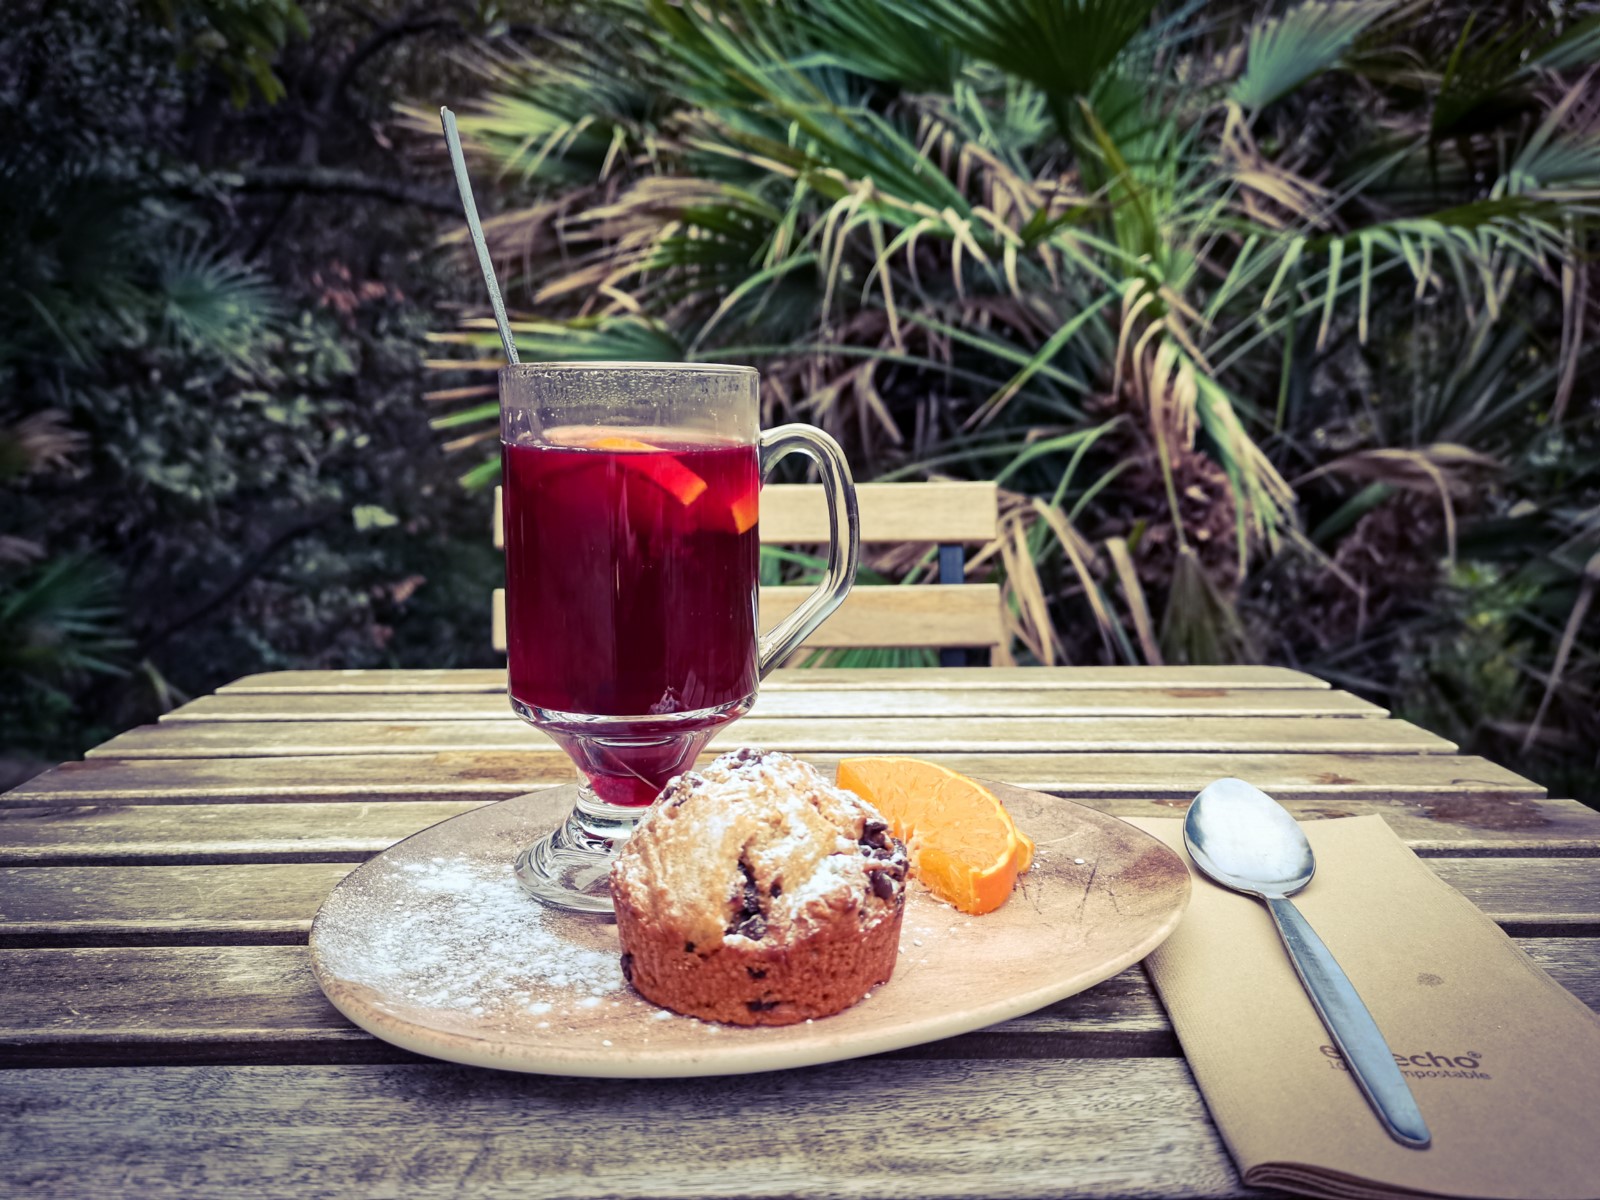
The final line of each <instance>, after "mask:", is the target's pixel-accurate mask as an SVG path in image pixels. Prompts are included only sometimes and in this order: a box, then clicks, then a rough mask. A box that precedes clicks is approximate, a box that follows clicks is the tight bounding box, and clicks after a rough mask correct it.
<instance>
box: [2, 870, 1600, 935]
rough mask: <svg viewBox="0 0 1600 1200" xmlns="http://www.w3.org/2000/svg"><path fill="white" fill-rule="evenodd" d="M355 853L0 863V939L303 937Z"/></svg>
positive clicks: (1544, 914)
mask: <svg viewBox="0 0 1600 1200" xmlns="http://www.w3.org/2000/svg"><path fill="white" fill-rule="evenodd" d="M1429 865H1430V866H1431V867H1432V868H1433V870H1434V871H1435V873H1436V874H1438V875H1439V877H1440V878H1441V879H1443V880H1444V881H1445V882H1446V883H1448V884H1450V885H1451V886H1453V887H1455V888H1457V889H1458V890H1460V891H1461V892H1462V893H1463V894H1465V895H1466V896H1467V897H1468V898H1469V899H1470V900H1471V901H1472V902H1473V903H1474V904H1476V905H1477V906H1478V907H1479V908H1481V909H1483V910H1484V912H1486V913H1488V914H1489V915H1490V916H1491V917H1493V918H1494V919H1495V920H1496V921H1499V922H1500V923H1501V924H1502V925H1504V926H1506V927H1507V928H1508V929H1511V930H1513V931H1515V932H1517V933H1519V934H1522V935H1524V936H1532V937H1542V936H1579V935H1583V936H1589V935H1590V934H1592V933H1593V932H1595V931H1597V930H1600V872H1597V871H1596V870H1595V866H1594V862H1593V860H1592V859H1587V858H1531V857H1530V858H1437V859H1431V860H1429ZM354 866H355V863H354V862H348V863H242V864H180V865H169V866H150V867H129V866H79V867H69V866H62V867H5V868H0V896H3V897H4V900H3V909H4V910H3V912H0V945H12V946H15V945H72V944H82V945H114V944H120V943H127V942H141V941H142V942H146V943H150V944H157V943H159V942H161V941H162V940H164V939H165V940H168V941H170V940H171V939H183V940H184V941H186V942H188V943H190V944H193V943H194V942H197V941H202V940H207V941H211V940H214V941H217V942H219V943H226V942H236V943H241V944H247V943H250V942H255V941H260V940H263V939H267V940H273V941H282V940H284V939H287V938H292V937H297V936H303V935H304V934H305V932H306V931H308V930H309V929H310V926H311V918H312V917H313V916H314V915H315V914H316V911H317V909H318V907H319V906H320V905H321V904H322V901H323V899H324V898H325V897H326V896H327V894H328V892H329V891H331V890H332V888H333V885H334V884H336V883H337V882H338V881H339V880H340V879H342V878H343V877H344V876H345V875H346V874H348V873H349V871H350V870H351V869H352V868H353V867H354Z"/></svg>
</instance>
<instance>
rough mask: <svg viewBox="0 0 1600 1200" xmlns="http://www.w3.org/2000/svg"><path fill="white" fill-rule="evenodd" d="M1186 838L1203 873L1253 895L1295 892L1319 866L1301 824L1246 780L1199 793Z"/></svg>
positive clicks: (1191, 808)
mask: <svg viewBox="0 0 1600 1200" xmlns="http://www.w3.org/2000/svg"><path fill="white" fill-rule="evenodd" d="M1183 840H1184V844H1185V845H1186V846H1188V848H1189V854H1190V856H1191V857H1193V859H1194V861H1195V862H1196V863H1197V864H1198V865H1199V867H1200V869H1201V870H1202V871H1204V872H1205V873H1206V874H1207V875H1209V876H1210V877H1211V878H1212V879H1215V880H1216V881H1217V882H1218V883H1220V884H1222V885H1223V886H1224V887H1229V888H1232V889H1233V890H1234V891H1236V892H1245V893H1248V894H1249V895H1252V896H1261V897H1263V898H1265V897H1267V896H1292V895H1294V894H1295V893H1296V892H1298V891H1300V890H1301V889H1303V888H1304V887H1305V886H1306V884H1308V883H1310V882H1311V877H1312V876H1313V875H1314V874H1316V870H1317V863H1316V859H1315V858H1314V857H1312V854H1311V843H1310V842H1308V841H1306V835H1305V834H1304V833H1303V832H1301V830H1300V823H1299V822H1298V821H1296V820H1295V819H1294V818H1293V817H1292V816H1290V815H1289V812H1288V810H1287V809H1285V808H1284V807H1283V805H1281V804H1279V803H1278V802H1277V801H1276V800H1274V799H1273V798H1272V797H1271V796H1269V795H1267V794H1266V793H1265V792H1263V791H1261V790H1260V789H1259V788H1256V787H1253V786H1251V785H1250V784H1248V783H1246V782H1245V781H1244V780H1242V779H1219V780H1217V781H1216V782H1215V783H1213V784H1210V785H1209V786H1207V787H1206V789H1205V790H1204V791H1203V792H1201V793H1200V794H1199V795H1198V796H1196V797H1195V801H1194V803H1193V804H1191V805H1190V806H1189V814H1188V816H1187V817H1186V818H1185V819H1184V822H1183Z"/></svg>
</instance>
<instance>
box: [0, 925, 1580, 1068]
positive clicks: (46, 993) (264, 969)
mask: <svg viewBox="0 0 1600 1200" xmlns="http://www.w3.org/2000/svg"><path fill="white" fill-rule="evenodd" d="M1518 944H1519V945H1520V946H1521V947H1522V949H1523V950H1524V951H1525V952H1526V953H1527V954H1528V955H1529V957H1531V958H1532V959H1533V960H1534V961H1535V962H1536V963H1538V964H1539V965H1540V966H1541V967H1542V968H1544V969H1545V970H1546V971H1548V972H1549V973H1550V975H1551V976H1552V977H1553V978H1554V979H1555V980H1556V982H1558V983H1560V984H1561V985H1562V986H1563V987H1565V988H1566V989H1567V990H1569V991H1570V992H1572V993H1573V994H1574V995H1575V996H1577V997H1578V999H1580V1000H1581V1001H1583V1002H1584V1003H1585V1004H1587V1005H1588V1006H1589V1007H1590V1008H1593V1009H1596V1010H1597V1011H1600V941H1597V940H1595V939H1590V938H1521V939H1518ZM0 971H3V972H4V973H5V975H6V977H7V978H8V979H11V980H13V981H14V982H13V984H12V986H11V989H10V995H11V998H12V1000H13V1003H12V1004H10V1005H9V1006H8V1007H7V1009H6V1010H5V1011H3V1012H0V1065H8V1066H9V1065H15V1064H17V1063H18V1062H19V1061H40V1060H42V1059H43V1058H44V1057H45V1056H47V1055H48V1054H50V1053H51V1052H54V1053H57V1054H59V1055H61V1056H62V1057H63V1059H65V1058H67V1057H68V1056H70V1058H71V1061H73V1062H75V1063H78V1064H80V1065H82V1064H85V1063H88V1062H94V1063H99V1064H113V1063H116V1062H119V1061H120V1062H131V1061H143V1062H156V1061H161V1059H160V1056H161V1055H167V1056H169V1057H179V1056H181V1055H183V1054H184V1053H185V1051H186V1049H192V1050H193V1052H194V1053H195V1054H196V1055H197V1056H200V1057H204V1058H205V1059H207V1060H208V1061H234V1062H246V1061H250V1060H251V1058H252V1057H253V1056H255V1055H257V1054H259V1052H260V1049H259V1048H260V1047H261V1045H262V1044H266V1045H267V1046H268V1047H271V1046H276V1047H278V1048H279V1050H280V1053H281V1052H282V1051H283V1049H284V1048H286V1047H288V1046H290V1045H293V1046H295V1047H297V1053H298V1054H300V1055H302V1056H305V1057H302V1058H301V1059H299V1061H316V1059H315V1057H314V1056H316V1055H319V1054H322V1053H324V1048H325V1047H326V1045H327V1044H328V1043H330V1042H344V1043H347V1044H351V1045H368V1046H369V1047H370V1049H369V1051H368V1053H369V1054H381V1053H384V1051H382V1050H380V1049H379V1043H377V1041H376V1039H374V1038H372V1037H371V1036H370V1035H368V1034H367V1033H365V1032H363V1031H362V1030H360V1029H358V1028H357V1027H356V1026H354V1025H352V1024H351V1023H350V1022H349V1021H347V1020H346V1019H345V1018H344V1017H343V1016H342V1015H340V1013H339V1012H338V1011H337V1010H336V1009H335V1008H334V1007H333V1005H331V1004H329V1003H328V1001H327V999H326V998H325V997H324V996H323V994H322V992H321V990H320V989H319V988H318V987H317V984H316V980H315V978H314V977H313V976H312V973H311V962H310V955H309V953H308V952H307V950H306V949H305V947H303V946H145V947H121V946H119V947H96V948H82V947H73V948H59V949H43V950H38V949H35V950H0ZM983 1032H984V1034H986V1035H987V1036H986V1037H984V1038H983V1039H981V1041H980V1040H977V1039H973V1038H971V1037H968V1038H965V1039H953V1041H955V1042H956V1043H961V1044H953V1045H946V1046H945V1047H944V1048H943V1049H942V1050H941V1051H940V1052H939V1055H940V1056H941V1057H954V1056H958V1055H959V1054H960V1053H961V1052H962V1049H963V1044H964V1045H965V1046H967V1047H968V1048H974V1047H979V1046H981V1047H982V1053H983V1054H984V1055H985V1056H989V1055H994V1054H998V1053H1002V1052H1004V1051H1005V1050H1006V1048H1007V1045H1006V1042H1002V1040H1001V1039H1007V1040H1008V1041H1009V1043H1010V1045H1011V1046H1012V1049H1013V1051H1014V1053H1016V1054H1017V1056H1018V1057H1026V1056H1030V1055H1031V1054H1032V1052H1033V1051H1034V1050H1036V1049H1037V1045H1038V1043H1037V1042H1030V1041H1028V1040H1027V1039H1033V1038H1049V1039H1052V1044H1053V1045H1054V1047H1055V1049H1056V1050H1057V1051H1058V1052H1059V1053H1062V1054H1064V1055H1067V1056H1072V1055H1074V1054H1082V1055H1084V1056H1093V1055H1094V1054H1095V1053H1096V1041H1097V1039H1099V1038H1102V1037H1115V1038H1117V1039H1118V1044H1119V1045H1121V1046H1124V1047H1127V1046H1132V1045H1134V1044H1136V1043H1137V1044H1138V1045H1140V1046H1141V1047H1142V1048H1141V1049H1140V1050H1139V1051H1138V1052H1139V1053H1144V1054H1160V1055H1173V1054H1176V1053H1177V1052H1178V1049H1177V1045H1176V1042H1175V1040H1174V1039H1173V1035H1172V1026H1171V1023H1170V1022H1169V1021H1168V1020H1167V1016H1166V1012H1165V1010H1164V1009H1163V1008H1162V1006H1161V1002H1160V1001H1159V1000H1158V999H1157V997H1156V994H1155V991H1154V989H1153V988H1152V987H1151V986H1150V983H1149V980H1148V978H1147V977H1146V976H1145V973H1144V971H1143V969H1141V968H1140V967H1137V966H1135V967H1130V968H1129V969H1128V970H1126V971H1123V972H1122V973H1120V974H1118V975H1115V976H1113V977H1112V978H1110V979H1108V980H1106V981H1105V982H1104V983H1101V984H1099V985H1097V986H1095V987H1092V988H1090V989H1089V990H1087V991H1084V992H1080V993H1079V994H1077V995H1076V996H1069V997H1067V998H1066V999H1065V1000H1060V1001H1057V1002H1056V1003H1055V1004H1051V1005H1049V1006H1047V1007H1045V1008H1042V1009H1040V1010H1038V1011H1037V1012H1034V1013H1029V1014H1028V1015H1026V1016H1022V1017H1017V1018H1015V1019H1013V1020H1010V1021H1005V1022H1002V1023H1001V1024H999V1025H994V1026H991V1027H990V1028H989V1029H987V1030H985V1031H983ZM346 1061H349V1059H347V1060H346ZM361 1061H380V1062H381V1061H391V1060H389V1059H385V1058H381V1057H368V1058H364V1059H362V1060H361Z"/></svg>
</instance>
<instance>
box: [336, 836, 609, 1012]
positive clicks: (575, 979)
mask: <svg viewBox="0 0 1600 1200" xmlns="http://www.w3.org/2000/svg"><path fill="white" fill-rule="evenodd" d="M329 908H330V909H331V910H332V911H328V912H325V913H324V919H323V920H322V921H321V923H320V924H321V929H320V931H319V932H321V934H322V936H320V937H319V938H318V951H319V954H320V956H321V959H322V964H323V967H324V968H325V969H326V970H328V971H330V972H331V973H333V974H334V975H337V976H338V977H339V978H341V979H345V980H348V981H349V982H351V983H356V984H362V985H364V986H366V987H370V988H372V989H373V990H374V991H376V992H380V993H383V994H384V995H385V996H387V997H390V998H392V999H393V1000H394V1001H398V1002H400V1003H402V1004H405V1005H407V1006H415V1007H418V1008H427V1009H442V1010H448V1011H452V1012H456V1013H463V1014H470V1015H472V1016H492V1015H494V1014H495V1013H497V1012H503V1011H504V1010H505V1009H507V1008H508V1007H510V1008H512V1009H513V1010H515V1009H520V1010H522V1011H524V1012H527V1013H533V1014H543V1013H549V1012H552V1011H555V1010H558V1009H567V1010H570V1009H571V1008H573V1007H575V1006H589V1007H593V1006H595V1005H598V1004H599V1003H600V1002H601V1000H602V999H604V998H608V997H610V996H611V995H612V994H613V993H619V992H622V991H624V989H625V985H624V983H623V979H622V969H621V966H620V964H619V962H618V958H617V954H616V951H615V950H614V949H606V950H600V949H590V948H585V947H583V946H579V945H577V944H575V943H574V942H572V941H570V940H569V939H567V938H565V937H563V936H562V935H561V933H559V932H558V931H557V930H556V928H555V927H554V925H555V923H554V922H552V921H551V920H550V919H549V914H548V913H547V910H545V909H544V908H543V907H542V906H541V905H540V904H539V903H538V902H536V901H534V900H532V899H530V898H529V897H528V896H527V895H526V894H525V893H524V892H523V891H522V889H521V888H520V887H519V886H518V885H517V881H516V879H515V878H514V877H513V875H512V873H511V870H510V866H509V864H507V863H505V862H485V861H478V860H474V859H471V858H464V857H435V858H433V859H430V860H423V861H414V862H404V863H400V864H397V865H396V866H395V867H394V869H392V870H390V871H386V872H384V873H382V874H381V875H379V876H377V877H376V878H374V879H373V880H371V881H370V882H360V883H353V884H351V885H350V886H346V887H343V888H340V889H339V890H338V891H337V892H336V893H335V894H334V895H333V896H332V897H330V900H329Z"/></svg>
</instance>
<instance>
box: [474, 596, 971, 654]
mask: <svg viewBox="0 0 1600 1200" xmlns="http://www.w3.org/2000/svg"><path fill="white" fill-rule="evenodd" d="M810 593H811V589H810V588H809V587H789V586H782V587H764V588H762V589H761V626H762V628H763V629H770V628H772V626H774V625H776V624H777V623H778V622H779V621H780V620H782V619H783V618H784V617H786V616H788V615H789V614H790V613H791V612H793V611H794V610H795V609H796V608H798V607H799V606H800V602H801V601H802V600H804V599H805V598H806V597H807V596H808V595H810ZM999 628H1000V588H999V586H998V585H996V584H993V583H957V584H947V583H930V584H913V585H909V586H905V587H858V588H854V589H852V591H851V592H850V595H849V596H848V597H847V598H846V599H845V602H844V603H843V604H841V605H840V606H839V608H838V610H837V611H836V612H835V613H834V614H833V615H832V616H831V617H829V618H828V619H827V620H826V621H824V622H823V623H822V625H821V627H820V628H819V629H818V630H817V631H816V632H815V633H814V634H812V635H811V636H810V637H809V638H807V639H806V641H805V647H804V648H805V649H808V650H835V649H857V648H861V647H866V646H882V647H888V648H896V649H912V648H923V647H926V648H930V649H944V648H947V647H970V648H982V647H989V648H992V647H993V646H994V645H995V644H996V640H997V638H998V637H999ZM494 648H495V649H496V650H502V651H503V650H504V649H505V648H506V596H505V589H504V588H496V589H495V593H494Z"/></svg>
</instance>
